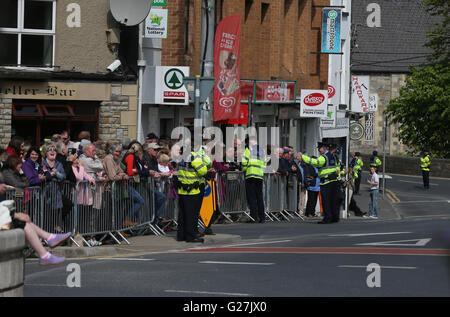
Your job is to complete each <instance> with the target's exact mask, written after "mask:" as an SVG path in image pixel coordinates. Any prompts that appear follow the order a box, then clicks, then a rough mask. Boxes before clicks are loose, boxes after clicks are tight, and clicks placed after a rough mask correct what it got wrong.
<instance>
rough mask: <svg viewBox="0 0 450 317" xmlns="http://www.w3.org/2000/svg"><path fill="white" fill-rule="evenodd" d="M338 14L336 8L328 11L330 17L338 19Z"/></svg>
mask: <svg viewBox="0 0 450 317" xmlns="http://www.w3.org/2000/svg"><path fill="white" fill-rule="evenodd" d="M337 16H338V14H337V12H336V11H335V10H331V11H330V12H328V17H329V18H330V19H336V18H337Z"/></svg>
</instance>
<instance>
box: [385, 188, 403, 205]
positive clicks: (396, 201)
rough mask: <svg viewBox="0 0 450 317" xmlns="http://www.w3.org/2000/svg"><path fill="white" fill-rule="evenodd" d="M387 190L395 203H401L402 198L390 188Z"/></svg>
mask: <svg viewBox="0 0 450 317" xmlns="http://www.w3.org/2000/svg"><path fill="white" fill-rule="evenodd" d="M386 192H387V193H388V194H390V196H391V197H392V199H391V200H392V202H393V203H399V202H400V198H398V197H397V195H395V194H394V193H393V192H392V191H391V190H390V189H387V188H386Z"/></svg>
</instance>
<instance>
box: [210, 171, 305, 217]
mask: <svg viewBox="0 0 450 317" xmlns="http://www.w3.org/2000/svg"><path fill="white" fill-rule="evenodd" d="M263 184H264V187H263V195H264V208H265V215H266V218H267V219H268V220H271V221H282V220H287V221H290V219H293V218H295V217H299V218H301V219H303V217H302V216H301V214H300V209H299V203H298V202H299V198H298V194H299V192H300V188H299V184H298V182H297V177H296V176H295V175H289V177H288V178H287V177H286V176H282V175H279V174H276V173H266V174H264V182H263ZM216 187H217V200H218V207H219V211H220V213H221V214H222V215H223V216H224V217H225V218H226V219H227V220H228V221H229V222H233V221H232V219H231V215H236V214H237V215H246V216H247V217H249V218H250V219H252V218H251V216H250V212H249V208H248V204H247V198H246V194H245V193H246V192H245V176H244V173H239V172H226V173H223V174H221V175H218V176H217V178H216ZM239 219H240V218H239Z"/></svg>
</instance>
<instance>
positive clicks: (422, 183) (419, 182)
mask: <svg viewBox="0 0 450 317" xmlns="http://www.w3.org/2000/svg"><path fill="white" fill-rule="evenodd" d="M398 181H399V182H404V183H413V184H421V185H423V182H414V181H404V180H401V179H399V180H398ZM430 185H434V186H438V184H435V183H430Z"/></svg>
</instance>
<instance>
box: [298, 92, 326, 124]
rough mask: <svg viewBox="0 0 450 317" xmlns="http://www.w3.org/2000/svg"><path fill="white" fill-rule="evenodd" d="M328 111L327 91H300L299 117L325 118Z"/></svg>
mask: <svg viewBox="0 0 450 317" xmlns="http://www.w3.org/2000/svg"><path fill="white" fill-rule="evenodd" d="M327 111H328V91H327V90H302V91H301V102H300V117H303V118H326V117H327V114H328V113H327Z"/></svg>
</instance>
